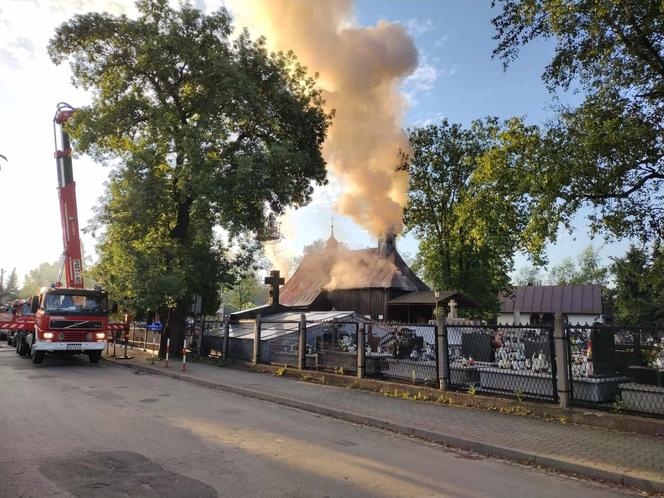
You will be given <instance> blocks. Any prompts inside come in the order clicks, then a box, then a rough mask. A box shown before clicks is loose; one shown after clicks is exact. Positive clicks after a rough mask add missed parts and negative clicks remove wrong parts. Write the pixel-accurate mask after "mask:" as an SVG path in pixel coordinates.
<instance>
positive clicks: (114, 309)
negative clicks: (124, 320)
mask: <svg viewBox="0 0 664 498" xmlns="http://www.w3.org/2000/svg"><path fill="white" fill-rule="evenodd" d="M117 312H118V303H117V302H113V303H111V314H113V315H114V314H115V313H117Z"/></svg>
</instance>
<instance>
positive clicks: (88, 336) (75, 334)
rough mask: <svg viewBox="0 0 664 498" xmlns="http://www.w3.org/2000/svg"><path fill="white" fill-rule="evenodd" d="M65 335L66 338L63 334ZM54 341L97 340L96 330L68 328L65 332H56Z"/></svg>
mask: <svg viewBox="0 0 664 498" xmlns="http://www.w3.org/2000/svg"><path fill="white" fill-rule="evenodd" d="M62 335H64V338H62V337H61V336H62ZM53 341H55V342H92V341H95V333H94V332H86V331H78V330H75V331H71V330H66V331H64V332H54V333H53Z"/></svg>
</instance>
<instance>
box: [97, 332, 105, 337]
mask: <svg viewBox="0 0 664 498" xmlns="http://www.w3.org/2000/svg"><path fill="white" fill-rule="evenodd" d="M95 335H96V336H97V339H106V333H105V332H97V333H96V334H95Z"/></svg>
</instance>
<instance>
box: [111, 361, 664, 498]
mask: <svg viewBox="0 0 664 498" xmlns="http://www.w3.org/2000/svg"><path fill="white" fill-rule="evenodd" d="M104 360H106V361H108V362H109V363H113V364H115V365H121V366H124V367H128V368H133V369H135V370H138V371H141V372H144V373H149V374H155V375H161V376H164V377H170V378H172V379H178V380H182V381H185V382H189V383H190V384H194V385H198V386H201V387H207V388H209V389H213V390H218V391H224V392H228V393H232V394H238V395H241V396H246V397H249V398H254V399H259V400H262V401H268V402H271V403H276V404H279V405H282V406H287V407H290V408H297V409H300V410H304V411H307V412H312V413H318V414H321V415H326V416H329V417H332V418H335V419H338V420H343V421H346V422H352V423H356V424H362V425H367V426H370V427H375V428H378V429H384V430H388V431H390V432H395V433H398V434H404V435H408V436H413V437H416V438H419V439H423V440H426V441H431V442H435V443H440V444H443V445H445V446H450V447H454V448H459V449H462V450H468V451H473V452H476V453H479V454H482V455H485V456H497V457H501V458H505V459H507V460H512V461H516V462H519V463H527V464H531V465H541V466H544V467H550V468H552V469H556V470H561V471H563V472H570V473H574V474H581V475H585V476H587V477H591V478H594V479H600V480H603V481H609V482H612V483H616V484H620V485H624V486H630V487H637V488H640V489H642V490H645V491H650V492H656V493H664V479H663V480H655V479H648V478H643V477H638V476H631V475H626V474H625V473H622V472H617V471H612V470H607V469H602V468H598V467H593V466H591V465H585V464H583V463H578V462H570V461H567V460H562V459H558V458H555V457H550V456H545V455H539V454H535V453H529V452H526V451H521V450H518V449H514V448H508V447H503V446H497V445H493V444H487V443H483V442H481V441H475V440H472V439H467V438H461V437H458V436H454V435H451V434H445V433H441V432H434V431H430V430H427V429H418V428H416V427H410V426H406V425H403V424H398V423H394V422H390V421H387V420H383V419H380V418H377V417H368V416H366V415H360V414H357V413H352V412H345V411H341V410H336V409H334V408H329V407H326V406H321V405H317V404H315V403H308V402H305V401H299V400H294V399H290V398H286V397H283V396H277V395H274V394H268V393H264V392H261V391H255V390H252V389H247V388H244V387H237V386H229V385H226V384H222V383H220V382H214V381H209V380H204V379H198V378H195V377H191V376H189V375H183V374H181V373H176V372H174V371H170V370H164V369H163V367H161V368H155V367H150V366H145V365H136V364H135V363H122V362H119V361H115V360H113V359H112V358H104Z"/></svg>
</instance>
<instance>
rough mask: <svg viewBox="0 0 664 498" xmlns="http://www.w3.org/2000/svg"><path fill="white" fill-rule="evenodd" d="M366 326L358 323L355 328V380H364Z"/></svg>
mask: <svg viewBox="0 0 664 498" xmlns="http://www.w3.org/2000/svg"><path fill="white" fill-rule="evenodd" d="M366 326H367V325H366V324H365V323H360V324H358V328H357V378H358V379H363V378H364V365H365V356H366V347H365V343H366Z"/></svg>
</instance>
